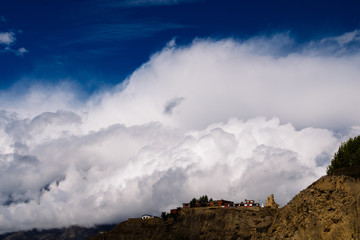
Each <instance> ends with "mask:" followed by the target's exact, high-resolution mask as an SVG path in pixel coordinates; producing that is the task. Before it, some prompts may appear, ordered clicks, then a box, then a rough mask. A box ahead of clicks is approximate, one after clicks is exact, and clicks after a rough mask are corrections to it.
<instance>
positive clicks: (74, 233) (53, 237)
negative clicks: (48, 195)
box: [0, 225, 114, 240]
mask: <svg viewBox="0 0 360 240" xmlns="http://www.w3.org/2000/svg"><path fill="white" fill-rule="evenodd" d="M113 227H114V225H101V226H97V227H94V228H84V227H79V226H72V227H68V228H60V229H48V230H36V229H34V230H30V231H20V232H14V233H7V234H3V235H0V240H84V239H86V238H87V237H89V236H91V235H95V234H97V233H99V232H100V231H105V230H110V229H111V228H113Z"/></svg>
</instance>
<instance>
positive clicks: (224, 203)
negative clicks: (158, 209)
mask: <svg viewBox="0 0 360 240" xmlns="http://www.w3.org/2000/svg"><path fill="white" fill-rule="evenodd" d="M265 206H266V207H271V208H278V207H279V204H277V203H276V202H275V200H274V195H273V194H271V196H268V197H267V198H266V205H265ZM197 207H226V208H238V207H250V208H252V207H264V204H261V206H260V203H256V202H255V201H254V200H248V199H245V201H243V202H240V203H234V202H233V201H228V200H224V199H221V200H215V201H209V202H205V203H204V202H200V201H195V202H189V203H183V207H182V208H197ZM182 208H181V207H178V208H175V209H171V210H170V214H177V213H178V212H179V211H180V210H181V209H182ZM149 218H154V216H152V215H148V214H145V215H143V216H142V219H143V220H146V219H149Z"/></svg>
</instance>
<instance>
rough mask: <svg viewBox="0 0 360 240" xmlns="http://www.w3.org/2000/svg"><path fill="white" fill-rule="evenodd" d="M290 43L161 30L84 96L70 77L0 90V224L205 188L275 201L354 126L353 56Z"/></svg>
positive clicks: (144, 208) (75, 217)
mask: <svg viewBox="0 0 360 240" xmlns="http://www.w3.org/2000/svg"><path fill="white" fill-rule="evenodd" d="M292 44H295V42H294V40H292V39H291V38H290V37H289V36H288V35H287V34H285V35H281V34H280V35H276V36H274V37H273V38H264V37H256V38H252V39H249V40H246V41H242V42H238V41H234V40H232V39H226V40H219V41H215V40H202V39H197V40H195V41H194V42H193V43H192V44H190V45H189V46H176V44H175V42H174V41H172V42H171V44H169V45H168V46H166V47H165V48H164V49H163V50H162V51H160V52H158V53H156V54H154V55H153V56H152V57H151V59H150V60H149V62H147V63H145V64H144V65H143V66H141V67H140V68H139V69H137V70H136V71H135V72H134V73H133V74H132V75H131V76H130V77H129V78H128V79H127V81H125V82H124V83H122V84H120V85H119V86H117V88H116V89H114V90H113V91H111V92H110V91H109V92H102V93H98V95H96V96H93V97H92V98H91V99H90V100H89V101H88V102H87V103H86V104H84V105H81V104H79V100H77V99H76V96H77V93H76V91H74V90H73V89H74V87H73V85H71V84H68V83H64V84H63V85H60V86H56V87H44V86H33V87H32V88H30V89H29V90H22V94H21V96H19V95H17V94H16V93H18V92H19V90H18V89H17V88H15V89H13V91H14V92H0V107H1V109H3V110H1V111H0V181H1V182H2V184H1V186H0V203H1V204H0V205H1V207H0V231H2V232H4V231H11V230H18V229H28V228H32V227H39V228H50V227H61V226H66V225H71V224H80V225H92V224H94V223H106V222H114V221H120V220H122V219H124V218H127V217H136V216H139V215H140V214H142V213H144V212H160V211H164V210H169V208H170V207H176V206H178V205H180V204H181V203H182V202H184V201H188V200H190V199H191V198H193V197H198V196H200V195H203V194H207V195H209V196H211V197H213V198H227V199H232V200H234V201H241V200H243V199H244V198H254V199H255V200H257V201H261V202H263V201H265V197H266V195H269V194H271V193H275V197H276V200H277V201H279V202H280V203H281V204H285V203H286V202H287V201H288V200H289V199H290V198H291V197H293V196H294V194H296V193H297V192H298V191H299V190H301V189H303V188H304V187H306V186H307V185H308V184H310V183H311V182H312V181H314V180H316V179H317V178H319V177H320V176H322V175H323V174H325V169H326V166H327V165H328V164H329V161H330V158H331V156H332V154H333V152H334V151H335V150H336V148H337V147H338V145H339V144H340V142H341V141H343V140H344V139H346V136H348V135H350V136H353V135H356V134H359V131H360V130H359V129H360V128H359V127H358V126H360V124H359V120H358V119H360V115H359V114H360V113H359V112H357V111H356V110H354V106H357V105H359V103H360V97H359V95H358V94H357V90H358V89H360V86H359V83H358V76H359V71H360V70H359V68H358V66H359V61H360V58H359V53H358V52H356V51H355V52H353V53H352V54H349V55H346V54H345V55H341V56H339V55H331V54H328V53H327V52H324V51H326V48H320V49H321V50H316V49H314V47H313V46H314V45H311V44H310V45H308V46H304V49H301V50H299V51H297V52H289V49H292V47H291V46H292ZM315 51H317V52H315ZM59 109H63V110H59ZM344 128H347V129H348V131H347V132H346V134H345V132H338V130H330V129H344ZM20 216H21V217H20Z"/></svg>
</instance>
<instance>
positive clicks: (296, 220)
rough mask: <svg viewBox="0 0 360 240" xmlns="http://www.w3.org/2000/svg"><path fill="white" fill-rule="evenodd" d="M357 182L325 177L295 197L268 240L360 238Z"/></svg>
mask: <svg viewBox="0 0 360 240" xmlns="http://www.w3.org/2000/svg"><path fill="white" fill-rule="evenodd" d="M359 207H360V181H359V179H356V178H352V177H348V176H325V177H322V178H320V179H319V180H318V181H316V182H315V183H313V184H312V185H310V186H309V187H308V188H306V189H305V190H303V191H301V192H300V193H299V194H298V195H296V196H295V197H294V198H293V199H292V200H291V201H290V202H289V203H288V204H287V205H286V206H285V207H283V208H282V209H281V210H280V212H279V215H278V216H277V218H276V220H275V222H274V224H273V225H272V227H271V228H270V229H269V234H268V238H269V239H299V240H300V239H301V240H304V239H360V218H359V213H360V212H359V210H360V209H359Z"/></svg>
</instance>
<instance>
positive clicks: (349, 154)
mask: <svg viewBox="0 0 360 240" xmlns="http://www.w3.org/2000/svg"><path fill="white" fill-rule="evenodd" d="M349 167H360V135H359V136H357V137H354V138H350V139H349V140H348V141H346V142H343V143H341V145H340V147H339V150H338V151H337V152H336V153H335V154H334V157H333V159H332V160H331V163H330V165H329V166H328V168H327V171H326V173H327V174H328V175H331V174H334V173H335V172H336V170H338V169H344V168H349Z"/></svg>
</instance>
